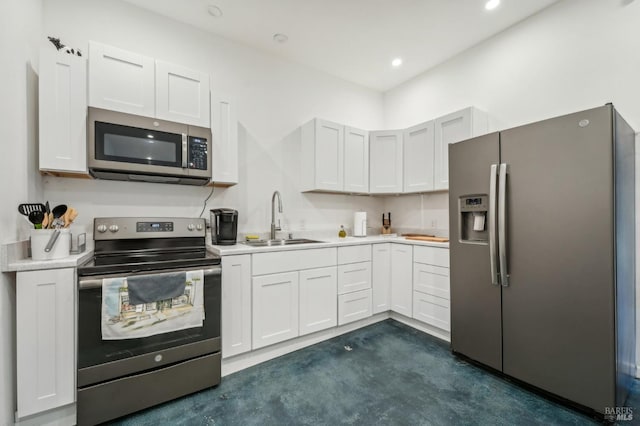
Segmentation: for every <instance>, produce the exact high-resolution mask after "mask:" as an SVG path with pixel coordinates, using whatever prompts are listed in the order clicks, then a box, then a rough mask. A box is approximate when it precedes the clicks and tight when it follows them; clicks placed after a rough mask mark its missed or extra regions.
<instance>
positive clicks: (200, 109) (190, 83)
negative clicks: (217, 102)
mask: <svg viewBox="0 0 640 426" xmlns="http://www.w3.org/2000/svg"><path fill="white" fill-rule="evenodd" d="M156 117H157V118H160V119H162V120H169V121H178V122H180V123H186V124H191V125H193V126H200V127H206V128H209V127H210V117H209V75H208V74H205V73H202V72H200V71H194V70H191V69H188V68H185V67H182V66H179V65H175V64H170V63H168V62H164V61H158V60H157V61H156Z"/></svg>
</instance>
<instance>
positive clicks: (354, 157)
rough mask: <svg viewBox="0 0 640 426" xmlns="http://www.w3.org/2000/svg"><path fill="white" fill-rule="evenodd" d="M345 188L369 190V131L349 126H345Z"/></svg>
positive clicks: (364, 191)
mask: <svg viewBox="0 0 640 426" xmlns="http://www.w3.org/2000/svg"><path fill="white" fill-rule="evenodd" d="M344 190H345V191H346V192H354V193H362V194H366V193H368V192H369V133H368V132H367V131H366V130H360V129H356V128H353V127H348V126H345V128H344Z"/></svg>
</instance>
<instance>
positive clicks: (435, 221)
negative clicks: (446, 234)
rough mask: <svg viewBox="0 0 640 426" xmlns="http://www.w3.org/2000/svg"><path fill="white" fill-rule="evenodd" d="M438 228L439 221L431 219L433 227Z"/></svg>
mask: <svg viewBox="0 0 640 426" xmlns="http://www.w3.org/2000/svg"><path fill="white" fill-rule="evenodd" d="M436 228H438V221H437V220H436V219H431V229H436Z"/></svg>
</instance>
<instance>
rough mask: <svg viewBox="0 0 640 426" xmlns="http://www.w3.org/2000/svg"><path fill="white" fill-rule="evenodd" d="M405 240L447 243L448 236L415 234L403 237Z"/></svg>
mask: <svg viewBox="0 0 640 426" xmlns="http://www.w3.org/2000/svg"><path fill="white" fill-rule="evenodd" d="M405 239H407V240H415V241H431V242H433V243H447V242H449V239H448V238H443V237H424V236H415V237H405Z"/></svg>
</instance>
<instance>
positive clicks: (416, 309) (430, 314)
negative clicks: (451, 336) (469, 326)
mask: <svg viewBox="0 0 640 426" xmlns="http://www.w3.org/2000/svg"><path fill="white" fill-rule="evenodd" d="M413 318H414V319H417V320H418V321H422V322H424V323H427V324H430V325H433V326H435V327H438V328H441V329H443V330H445V331H451V320H450V304H449V300H447V299H443V298H442V297H436V296H432V295H430V294H425V293H421V292H419V291H414V292H413Z"/></svg>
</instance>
